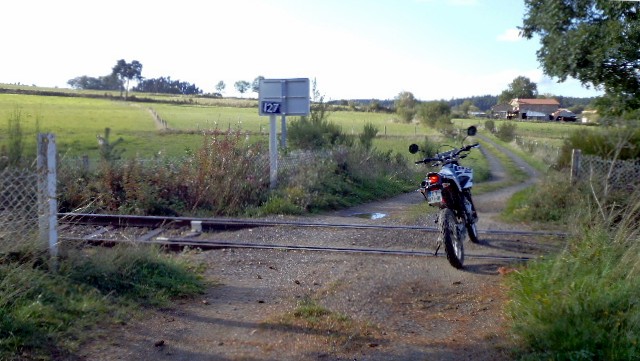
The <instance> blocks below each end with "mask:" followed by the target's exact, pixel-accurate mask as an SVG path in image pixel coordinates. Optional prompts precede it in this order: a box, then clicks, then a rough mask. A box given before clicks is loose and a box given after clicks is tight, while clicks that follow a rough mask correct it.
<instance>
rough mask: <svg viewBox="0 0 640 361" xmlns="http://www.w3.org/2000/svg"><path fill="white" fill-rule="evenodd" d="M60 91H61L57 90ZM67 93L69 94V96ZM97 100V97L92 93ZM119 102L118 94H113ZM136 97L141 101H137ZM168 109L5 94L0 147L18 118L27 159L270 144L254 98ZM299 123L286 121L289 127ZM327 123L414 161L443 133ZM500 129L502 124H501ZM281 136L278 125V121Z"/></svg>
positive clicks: (545, 138)
mask: <svg viewBox="0 0 640 361" xmlns="http://www.w3.org/2000/svg"><path fill="white" fill-rule="evenodd" d="M57 91H62V90H57ZM65 91H69V90H65ZM94 95H96V94H94ZM112 95H115V94H112ZM132 95H137V94H133V93H132ZM144 96H145V97H154V96H155V97H157V98H162V97H164V100H168V102H164V103H149V102H125V101H121V100H117V99H115V98H83V97H66V96H44V95H27V94H0V147H2V146H3V145H6V144H7V126H8V120H9V119H10V118H12V117H16V116H17V117H19V118H20V125H21V128H22V132H23V134H24V135H25V153H26V154H35V138H36V137H35V134H36V133H37V132H50V133H54V134H56V137H57V143H58V148H59V150H60V153H61V154H62V155H63V156H69V157H78V156H81V155H88V156H89V157H91V158H95V157H97V155H98V142H97V139H96V137H97V136H98V135H104V130H105V128H110V129H111V138H110V141H115V140H117V139H118V138H122V139H123V142H122V145H121V146H119V147H120V148H122V149H124V150H125V153H124V155H125V157H131V156H138V157H142V158H148V157H151V156H153V155H157V154H159V153H160V154H165V155H170V156H176V155H180V154H184V152H186V151H191V150H194V149H197V148H198V147H199V146H200V145H201V143H202V141H203V137H202V136H201V133H202V132H203V131H208V130H216V129H217V130H221V131H227V130H234V131H240V132H247V133H248V134H250V138H251V139H252V141H264V142H266V141H267V139H268V138H267V136H268V133H269V119H268V117H261V116H259V115H258V110H257V103H256V102H255V100H251V99H203V98H186V97H184V98H180V97H176V96H160V95H147V94H145V95H144ZM154 113H155V114H157V116H158V117H159V118H160V119H162V120H164V121H165V122H166V124H167V127H168V128H169V129H170V131H165V130H163V129H162V128H161V127H159V126H158V124H157V122H156V119H154V115H153V114H154ZM294 120H295V117H289V118H287V121H288V123H290V122H291V121H294ZM328 120H329V121H331V122H333V123H335V124H337V125H339V126H340V127H342V130H343V132H345V133H347V134H352V135H356V136H357V135H358V134H360V133H361V132H362V131H363V128H364V126H365V125H366V124H369V123H370V124H372V125H374V126H375V127H376V128H377V129H378V136H377V137H376V139H375V141H374V146H375V147H376V148H378V149H380V150H384V151H387V150H391V151H393V152H398V153H401V154H404V155H406V156H409V154H408V152H407V147H408V145H409V144H410V143H415V142H418V143H419V142H421V141H423V140H424V138H425V136H429V137H433V136H436V135H437V134H438V133H437V132H436V131H435V130H433V129H429V128H427V127H425V126H423V125H421V124H417V123H411V124H407V123H401V122H398V121H397V119H396V117H395V115H394V114H388V113H367V112H356V111H330V112H329V113H328ZM485 121H486V119H456V120H455V121H454V123H455V126H456V127H458V128H461V129H462V128H466V127H467V126H469V125H476V126H478V127H479V128H480V129H481V132H482V129H483V125H484V122H485ZM495 122H496V126H497V127H499V126H500V124H501V122H502V121H500V120H496V121H495ZM277 124H278V132H279V131H280V124H281V122H280V118H278V122H277ZM581 126H582V125H580V124H570V123H557V122H550V123H547V122H541V123H529V122H517V134H518V136H519V137H524V138H526V139H530V140H533V141H538V142H540V143H541V144H547V145H550V146H554V147H558V146H560V145H561V144H562V140H563V139H564V138H565V137H566V136H567V135H568V134H570V132H571V131H572V130H574V129H577V128H578V127H581Z"/></svg>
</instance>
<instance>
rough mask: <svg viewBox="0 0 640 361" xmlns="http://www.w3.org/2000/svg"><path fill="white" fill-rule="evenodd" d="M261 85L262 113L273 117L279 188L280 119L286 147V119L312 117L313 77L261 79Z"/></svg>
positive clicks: (273, 163) (272, 160) (272, 157)
mask: <svg viewBox="0 0 640 361" xmlns="http://www.w3.org/2000/svg"><path fill="white" fill-rule="evenodd" d="M259 85H260V87H259V94H260V95H259V102H258V111H259V114H260V115H261V116H267V115H268V116H269V166H270V186H271V188H275V186H276V183H277V177H278V144H277V139H276V138H277V137H276V130H277V129H276V117H277V116H278V115H280V116H281V117H282V141H281V144H282V146H283V147H286V136H287V131H286V127H287V126H286V116H287V115H294V116H305V115H309V108H310V98H309V89H310V88H309V78H296V79H261V80H260V84H259Z"/></svg>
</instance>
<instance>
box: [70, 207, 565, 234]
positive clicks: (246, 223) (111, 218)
mask: <svg viewBox="0 0 640 361" xmlns="http://www.w3.org/2000/svg"><path fill="white" fill-rule="evenodd" d="M58 218H59V220H60V222H61V223H72V224H87V225H109V226H120V227H123V226H128V227H145V226H146V227H154V228H157V227H172V228H181V227H191V225H192V224H193V222H199V224H200V225H201V226H202V228H203V229H230V228H231V229H237V228H250V227H311V228H343V229H374V230H415V231H426V232H438V229H437V227H423V226H391V225H372V224H347V223H313V222H296V221H273V220H252V219H241V218H190V217H163V216H130V215H114V214H83V213H59V214H58ZM478 233H480V234H491V235H518V236H555V237H567V236H568V235H569V234H568V233H564V232H552V231H506V230H478Z"/></svg>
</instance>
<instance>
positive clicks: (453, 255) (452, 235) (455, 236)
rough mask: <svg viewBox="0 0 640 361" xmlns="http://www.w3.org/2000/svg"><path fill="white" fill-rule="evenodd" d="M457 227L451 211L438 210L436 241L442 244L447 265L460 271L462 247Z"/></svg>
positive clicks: (462, 261) (462, 257) (457, 224)
mask: <svg viewBox="0 0 640 361" xmlns="http://www.w3.org/2000/svg"><path fill="white" fill-rule="evenodd" d="M458 227H459V223H458V221H457V217H456V215H455V214H454V213H453V211H452V210H451V209H449V208H444V209H442V210H440V213H439V214H438V230H439V231H440V236H439V239H438V241H440V242H441V243H442V244H444V251H445V253H446V254H447V260H448V261H449V263H450V264H451V265H452V266H453V267H455V268H457V269H461V268H462V264H463V263H464V246H463V243H462V236H461V234H460V231H459V228H458Z"/></svg>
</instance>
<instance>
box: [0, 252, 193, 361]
mask: <svg viewBox="0 0 640 361" xmlns="http://www.w3.org/2000/svg"><path fill="white" fill-rule="evenodd" d="M46 260H47V256H46V253H45V251H44V250H42V249H41V248H40V247H38V246H37V245H35V244H32V245H27V246H24V247H23V248H22V249H20V250H18V251H15V250H13V251H12V252H0V359H2V360H53V359H70V358H71V355H72V354H73V352H74V351H75V350H76V349H77V348H78V346H79V345H80V344H81V343H82V342H83V341H84V340H85V335H86V331H87V330H88V329H91V328H94V327H97V326H98V325H100V324H105V323H110V322H115V321H121V320H124V319H128V318H131V317H132V313H135V312H136V311H135V309H136V308H137V307H139V306H164V305H167V304H168V303H169V302H170V301H171V300H172V299H175V298H178V297H190V296H193V295H195V294H198V293H201V292H202V290H203V289H204V282H203V281H202V280H201V278H200V276H199V275H198V274H199V273H198V270H197V269H196V268H194V266H193V265H190V264H188V263H187V262H186V261H185V260H183V259H181V258H177V257H170V256H167V255H166V254H164V253H162V252H160V250H159V249H158V248H155V247H134V246H131V245H126V246H120V247H116V248H113V249H104V248H98V249H84V250H82V251H74V252H70V253H69V254H68V255H66V256H65V257H63V258H61V259H60V261H59V270H58V271H57V272H53V271H51V270H49V268H48V267H47V261H46Z"/></svg>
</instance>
